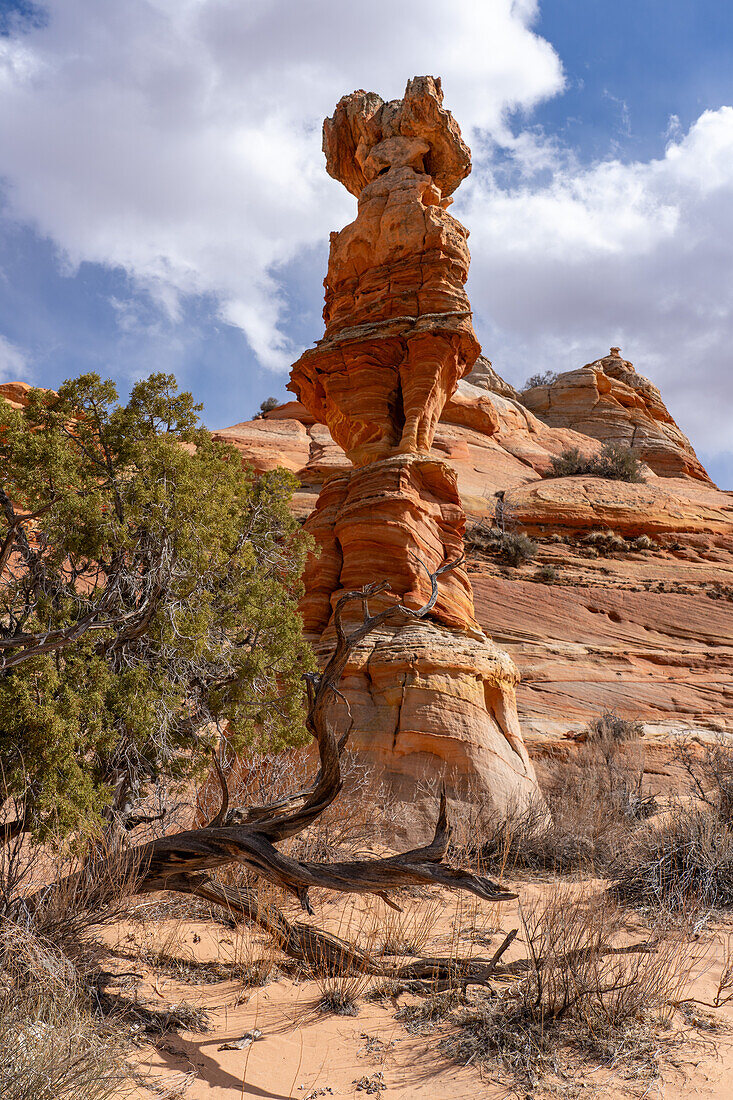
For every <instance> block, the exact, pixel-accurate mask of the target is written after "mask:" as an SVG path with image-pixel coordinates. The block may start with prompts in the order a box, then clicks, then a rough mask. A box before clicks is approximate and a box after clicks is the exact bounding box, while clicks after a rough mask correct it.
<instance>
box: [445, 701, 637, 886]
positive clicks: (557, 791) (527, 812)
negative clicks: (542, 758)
mask: <svg viewBox="0 0 733 1100" xmlns="http://www.w3.org/2000/svg"><path fill="white" fill-rule="evenodd" d="M640 729H641V731H642V733H643V726H641V724H640V723H635V722H629V721H628V720H626V719H621V718H618V717H617V716H616V715H614V714H612V713H607V714H604V715H602V716H600V717H599V718H598V719H597V720H595V721H594V722H592V723H591V725H590V726H589V727H588V728H587V729H586V730H584V731H582V733H581V734H580V735H579V736H578V739H577V740H578V748H577V750H576V751H575V752H574V753H573V754H572V756H570V757H569V758H568V759H564V760H562V761H558V762H556V763H554V764H552V765H550V766H546V768H545V772H544V777H543V781H542V786H543V793H544V801H541V800H535V801H534V802H531V803H529V804H528V805H524V806H521V807H517V808H516V809H514V810H513V811H511V812H509V813H508V814H505V815H497V814H496V813H494V812H489V813H486V812H485V811H484V810H483V809H482V808H480V807H479V808H478V810H477V812H476V815H475V817H474V818H473V819H472V820H469V821H465V822H464V823H463V826H464V834H463V837H464V839H463V845H465V848H466V852H465V857H466V858H471V859H473V860H475V861H477V862H478V864H479V865H480V866H485V867H487V868H489V869H490V870H493V871H498V870H501V871H503V872H505V873H506V872H512V871H516V870H519V869H523V870H525V871H527V870H535V871H552V872H554V873H561V874H577V873H578V872H581V871H585V872H591V873H596V874H601V873H603V872H604V870H608V869H609V868H611V866H612V865H613V862H614V859H615V856H616V852H617V850H619V848H624V846H625V845H626V843H627V839H628V837H629V836H630V835H631V833H632V832H633V830H634V828H635V827H636V826H637V825H638V823H639V822H640V821H643V820H645V819H646V818H647V817H649V816H650V814H651V813H653V812H654V811H655V810H656V809H657V805H656V802H655V800H654V799H653V798H650V797H648V796H646V795H645V794H644V792H643V787H642V782H643V777H644V761H643V749H642V746H641V744H639V740H638V739H639V736H640V734H639V730H640Z"/></svg>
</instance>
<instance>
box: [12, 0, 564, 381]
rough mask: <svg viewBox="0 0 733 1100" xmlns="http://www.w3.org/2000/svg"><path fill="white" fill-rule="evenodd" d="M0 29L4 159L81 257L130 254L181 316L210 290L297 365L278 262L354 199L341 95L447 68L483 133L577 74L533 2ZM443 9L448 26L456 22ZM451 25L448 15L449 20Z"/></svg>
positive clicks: (136, 0)
mask: <svg viewBox="0 0 733 1100" xmlns="http://www.w3.org/2000/svg"><path fill="white" fill-rule="evenodd" d="M48 8H49V16H50V18H49V21H48V24H47V26H46V27H45V28H42V29H36V30H34V31H33V32H32V33H30V34H28V35H26V36H25V37H23V38H20V39H16V40H8V39H5V40H0V175H3V176H5V178H6V180H7V181H8V184H9V191H8V197H9V202H10V209H11V212H12V214H13V215H15V216H16V217H18V218H20V219H24V220H27V221H29V222H31V223H32V224H34V225H35V226H36V227H37V229H38V231H39V232H40V233H41V234H43V235H45V236H48V237H50V238H51V239H52V240H53V241H54V242H55V243H56V245H57V246H58V248H59V249H60V252H61V261H62V263H64V264H65V265H66V266H67V267H68V269H69V270H71V271H73V270H74V269H75V268H76V267H77V266H78V264H79V263H80V262H82V261H84V260H88V261H93V262H99V263H103V264H107V265H113V266H120V267H122V268H124V269H125V270H126V271H127V272H128V273H129V274H130V275H131V276H132V277H133V278H135V279H136V280H138V281H139V283H141V284H142V285H143V286H145V287H146V288H147V289H149V290H150V292H151V293H152V294H153V295H154V296H155V298H156V300H157V301H158V302H159V303H160V305H161V306H162V307H163V308H164V309H165V310H166V311H167V312H168V314H169V315H170V316H171V318H173V319H175V318H176V317H177V315H178V311H179V308H180V301H181V297H182V296H185V295H188V294H200V293H209V294H213V295H214V296H215V298H216V299H217V300H218V302H219V303H220V312H221V316H222V318H223V319H224V320H226V321H228V322H229V323H231V324H234V325H237V326H239V327H241V328H242V329H243V331H244V332H245V334H246V336H247V338H248V340H249V342H250V344H251V346H252V348H253V350H254V351H255V353H256V355H257V357H258V359H259V360H260V362H261V363H262V364H263V365H265V366H269V367H272V368H275V369H285V368H287V367H288V366H289V364H290V362H291V360H292V357H293V355H294V354H296V353H297V350H298V349H297V348H295V347H293V346H292V343H291V341H290V340H289V339H288V336H287V333H286V332H285V331H284V329H283V324H282V322H283V318H284V315H285V308H286V304H287V303H286V302H285V300H284V297H283V294H282V291H281V288H280V284H279V282H278V275H279V274H280V273H282V271H283V265H285V264H287V262H288V261H289V260H290V259H292V258H293V257H295V256H296V255H297V254H298V253H299V252H300V251H301V250H303V249H304V248H307V247H309V246H313V245H316V244H318V243H321V242H324V241H325V240H327V235H328V231H329V230H330V229H333V228H337V227H339V226H340V225H342V224H344V223H345V222H346V221H348V220H350V218H351V217H352V216H353V200H352V199H351V198H350V196H348V195H347V193H346V192H345V191H344V189H343V188H341V187H340V185H338V184H336V183H334V182H333V181H331V180H330V179H329V178H328V177H327V176H326V173H325V171H324V169H323V158H322V154H321V151H320V144H321V139H320V127H321V121H322V118H323V117H324V115H326V114H330V113H331V112H332V110H333V108H334V106H335V104H336V102H337V100H338V99H339V98H340V96H341V95H342V94H344V93H345V92H348V91H351V90H352V89H354V88H357V87H368V88H371V89H374V90H376V91H379V92H380V93H381V94H382V95H384V96H398V95H401V93H402V91H403V89H404V85H405V81H406V80H407V78H408V77H410V76H413V75H414V74H415V73H422V72H432V73H437V74H440V75H441V76H442V77H443V80H444V86H445V89H446V94H447V102H448V104H449V105H450V107H451V108H452V109H453V110H454V111H455V112H456V115H457V117H458V118H460V120H461V123H462V125H463V127H464V130H466V131H467V132H468V133H469V134H470V135H473V136H476V138H478V136H479V133H480V134H481V135H482V137H484V139H485V135H489V136H491V135H495V136H497V135H501V134H502V133H504V132H505V131H506V127H505V122H504V119H505V115H506V112H507V110H509V109H513V108H517V107H521V108H526V109H529V108H531V107H532V105H533V104H535V103H537V102H538V101H539V100H541V99H542V98H544V97H547V96H548V95H552V94H553V93H555V92H556V91H558V90H559V88H560V87H561V86H562V79H563V78H562V72H561V66H560V63H559V60H558V58H557V56H556V54H555V53H554V51H553V50H552V48H551V47H550V46H549V45H548V43H547V42H545V41H544V40H543V39H541V38H539V37H538V36H537V35H535V34H534V33H533V31H532V29H531V27H532V23H533V21H534V19H535V17H536V14H537V11H536V3H535V2H534V0H486V2H483V3H476V2H475V0H457V2H455V3H454V4H452V5H451V10H450V20H449V22H446V10H445V6H444V4H443V3H442V2H438V0H401V3H400V4H394V3H391V2H389V0H373V2H372V3H371V4H370V5H369V8H368V10H365V9H364V8H363V7H362V6H360V5H355V4H349V3H342V2H338V3H337V2H335V0H298V2H297V3H295V2H293V0H126V3H124V4H120V3H119V2H118V0H93V2H90V0H50V3H49V4H48ZM446 27H449V28H450V33H444V29H445V28H446ZM438 28H440V30H438Z"/></svg>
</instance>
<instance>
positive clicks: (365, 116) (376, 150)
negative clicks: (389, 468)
mask: <svg viewBox="0 0 733 1100" xmlns="http://www.w3.org/2000/svg"><path fill="white" fill-rule="evenodd" d="M442 102H443V93H442V91H441V87H440V81H439V80H434V79H433V78H432V77H415V78H414V79H413V80H410V81H409V82H408V84H407V88H406V90H405V95H404V98H403V99H402V100H394V101H392V102H390V103H384V102H383V101H382V99H381V98H380V97H379V96H377V95H375V94H374V93H372V92H362V91H360V92H354V93H352V95H350V96H344V98H343V99H342V100H341V101H340V102H339V104H338V106H337V108H336V112H335V114H334V116H333V118H331V119H327V120H326V122H325V124H324V142H323V147H324V152H325V153H326V165H327V168H328V171H329V173H330V174H331V175H332V176H333V177H334V178H335V179H338V180H340V181H341V182H342V183H343V184H344V185H345V186H346V187H347V188H348V189H349V190H350V191H351V192H352V193H353V194H355V195H357V196H358V200H359V207H358V215H357V218H356V220H355V221H354V222H352V223H351V224H350V225H347V226H346V228H345V229H342V230H341V232H340V233H332V234H331V250H330V255H329V261H328V274H327V276H326V280H325V284H324V285H325V288H326V296H325V297H326V304H325V307H324V311H323V317H324V321H325V322H326V331H325V334H324V336H323V338H322V339H321V340H319V341H318V343H317V344H316V346H315V348H312V349H310V350H308V351H306V352H305V353H304V355H302V356H301V358H300V359H299V360H298V362H297V363H296V364H295V365H294V367H293V371H292V375H291V381H290V384H289V387H288V388H289V389H291V390H293V392H294V393H295V394H296V395H297V396H298V398H299V400H300V401H301V402H302V403H303V404H304V405H305V407H306V408H307V409H308V411H309V412H310V413H311V415H312V416H313V417H314V418H315V420H317V421H319V422H320V423H322V424H326V425H327V426H328V428H329V430H330V432H331V435H332V436H333V438H334V439H335V440H336V442H337V443H338V444H339V446H341V447H343V449H344V451H345V452H346V454H347V455H348V457H349V458H350V459H351V461H352V462H353V463H354V465H355V466H361V465H364V464H366V463H368V462H371V461H375V460H377V459H379V458H384V457H385V456H386V455H388V454H391V453H393V452H394V451H395V450H399V451H401V452H402V453H412V452H418V453H427V452H428V451H429V450H430V446H431V444H432V440H433V435H434V433H435V427H436V425H437V422H438V420H439V418H440V414H441V412H442V410H443V405H444V404H445V401H446V399H447V397H448V396H449V395H450V394H451V393H452V392H453V390H454V389H455V386H456V382H457V381H458V379H459V378H461V377H462V376H463V375H464V374H465V373H466V371H467V370H470V368H471V367H472V366H473V364H474V362H475V361H476V358H477V356H478V354H479V351H480V348H479V344H478V341H477V339H476V336H475V333H474V331H473V325H472V323H471V309H470V305H469V302H468V298H467V296H466V292H465V289H464V284H465V282H466V278H467V275H468V265H469V262H470V257H469V252H468V245H467V243H466V242H467V237H468V233H467V232H466V230H465V229H464V227H463V226H462V225H461V224H460V222H458V221H456V219H455V218H453V217H452V216H451V215H450V214H449V213H448V211H447V207H448V206H449V204H450V203H451V202H452V199H451V198H450V196H451V194H452V192H453V191H454V190H455V188H456V187H457V186H458V184H459V183H460V182H461V180H462V179H463V178H464V177H465V176H467V175H468V173H469V172H470V170H471V157H470V152H469V150H468V148H467V146H466V145H465V144H464V142H463V140H462V138H461V136H460V131H459V129H458V126H457V125H456V123H455V121H454V119H453V118H452V117H451V115H450V113H449V112H448V111H446V110H444V108H443V106H442Z"/></svg>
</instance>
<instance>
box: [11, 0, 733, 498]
mask: <svg viewBox="0 0 733 1100" xmlns="http://www.w3.org/2000/svg"><path fill="white" fill-rule="evenodd" d="M362 11H363V9H362V8H361V6H359V5H343V3H342V2H341V0H302V2H301V3H300V4H299V5H298V7H297V9H295V8H293V7H292V5H291V4H290V0H246V2H243V0H126V2H125V3H124V4H119V3H117V2H114V0H53V2H50V3H47V4H43V5H40V4H39V5H36V6H35V8H33V7H32V6H31V5H30V4H28V3H25V4H20V3H14V2H13V3H9V2H8V0H0V35H1V37H0V377H4V378H5V379H9V378H14V377H18V376H22V377H24V378H26V379H27V380H28V381H31V382H34V383H36V384H39V385H46V386H55V385H57V384H58V383H59V382H60V381H61V380H62V379H63V378H66V377H69V376H72V375H74V374H77V373H79V372H81V371H82V370H88V369H95V370H98V371H99V372H100V373H102V374H103V375H108V376H112V377H114V378H115V379H116V380H117V381H118V384H119V386H120V389H121V390H123V391H124V390H125V389H126V388H127V387H128V386H129V384H130V382H131V381H132V380H133V379H134V378H136V377H139V376H140V375H144V374H147V373H148V372H149V371H151V370H156V369H165V370H170V371H173V372H174V373H175V374H176V375H177V376H178V378H179V381H180V383H181V384H182V385H184V386H186V387H189V388H191V389H192V390H193V391H194V393H195V395H196V397H197V398H198V399H199V400H203V401H204V403H205V414H204V415H205V419H206V421H207V423H209V424H210V425H211V426H213V427H217V426H224V425H228V424H232V423H236V422H237V421H239V420H243V419H247V418H248V417H249V416H250V415H251V414H252V413H253V412H254V411H255V410H256V408H257V407H258V405H259V403H260V401H261V400H262V399H263V398H264V397H266V396H268V395H270V394H274V395H275V396H278V397H285V389H284V387H285V383H286V381H287V368H288V364H289V362H291V361H292V359H294V358H295V357H296V356H297V355H298V354H299V352H300V350H301V349H302V347H303V346H306V345H307V344H309V343H311V342H312V341H313V340H314V339H316V338H317V337H318V336H319V335H320V333H321V328H322V322H321V316H320V314H321V305H322V278H323V274H324V272H325V266H326V260H327V240H328V231H329V230H330V229H337V228H340V227H341V226H342V225H343V224H345V222H346V221H348V220H349V219H350V218H351V217H352V216H353V210H354V203H353V200H352V199H351V198H350V196H348V195H347V194H346V192H345V191H343V189H342V188H340V187H339V185H337V184H335V183H334V182H333V181H331V180H330V179H329V178H328V177H327V176H326V173H325V169H324V166H323V158H322V155H321V153H320V132H319V131H320V121H321V119H322V117H323V115H324V114H326V113H330V112H331V111H332V109H333V107H334V105H335V102H336V100H337V99H338V98H339V96H340V95H341V94H343V93H345V92H348V91H351V90H352V89H353V88H354V87H368V88H372V89H373V90H375V91H379V92H380V93H381V94H382V95H384V96H397V95H400V94H401V92H402V89H403V87H404V83H405V80H406V79H407V77H408V76H412V75H414V73H418V72H432V73H436V74H439V75H441V76H442V77H443V85H444V91H445V97H446V105H447V106H448V107H450V108H451V110H453V112H454V114H455V115H456V117H457V119H458V121H459V123H460V124H461V126H462V128H463V129H464V133H465V134H466V136H467V137H468V139H469V142H470V143H471V145H472V148H473V152H474V173H473V175H472V177H471V178H470V179H469V180H468V181H467V182H466V183H465V184H464V185H463V186H462V188H461V191H460V192H459V193H458V195H457V196H456V200H457V201H456V206H455V208H454V209H455V211H456V213H457V214H458V216H459V217H461V218H462V220H463V221H464V222H465V223H466V224H467V225H468V226H469V228H470V229H471V232H472V237H471V246H472V255H473V263H472V274H471V280H470V284H469V290H470V293H471V297H472V302H473V305H474V310H475V313H476V325H477V331H478V334H479V338H480V339H481V341H482V343H483V345H484V351H485V353H486V354H487V355H488V356H489V358H490V359H492V360H493V362H494V365H495V367H496V369H497V370H498V371H499V373H501V374H502V375H503V376H504V377H506V378H507V379H509V380H510V381H512V382H515V383H521V382H522V381H523V380H524V378H525V377H527V375H528V374H530V373H533V372H534V371H535V370H537V369H545V368H547V367H553V368H555V369H560V370H567V369H571V368H572V367H576V366H581V365H582V364H583V363H584V362H587V361H589V360H591V359H594V358H596V357H598V356H599V355H601V354H604V353H605V351H606V350H607V348H608V347H609V346H610V345H611V344H612V343H620V344H621V346H622V349H623V351H624V353H625V354H626V355H627V356H628V357H629V358H631V359H632V360H633V361H634V362H635V364H636V366H637V369H638V370H640V371H641V372H642V373H644V374H647V375H648V376H649V377H651V378H652V380H653V381H654V382H655V383H656V384H657V385H659V386H660V388H661V389H662V393H663V396H664V398H665V400H666V401H667V404H668V406H669V407H670V409H671V411H672V413H673V414H674V415H675V416H676V418H677V419H678V421H679V423H680V425H681V426H682V428H683V429H684V430H686V431H687V432H688V434H689V435H690V437H691V438H692V440H693V443H694V444H695V446H696V448H697V450H698V453H699V454H700V456H701V458H702V459H703V461H705V462H706V463H707V465H708V468H709V469H710V471H711V473H712V474H713V476H714V477H716V479H717V480H718V481H719V483H720V484H721V485H723V486H733V371H731V351H730V349H731V348H733V294H732V293H731V288H732V286H733V278H732V276H733V109H731V108H730V105H731V104H733V75H732V74H733V5H728V4H724V3H721V2H720V0H697V2H696V3H694V4H693V3H692V2H690V0H665V2H662V0H637V2H636V3H632V2H631V0H617V2H616V3H614V4H613V5H610V4H608V3H606V2H600V0H544V2H542V0H540V2H539V3H535V2H534V0H481V2H479V0H471V2H469V0H457V2H456V3H454V4H453V5H452V6H451V9H450V12H448V11H447V9H446V8H445V5H444V3H442V2H441V3H438V2H437V0H420V2H418V0H403V3H402V4H401V5H399V6H395V5H393V4H390V3H388V2H386V0H375V2H374V3H373V5H372V6H371V8H370V12H371V18H370V20H369V24H368V25H365V24H364V23H363V21H362V18H361V14H360V13H361V12H362ZM436 25H439V26H440V28H441V33H440V35H436V34H435V30H434V28H435V26H436Z"/></svg>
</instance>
